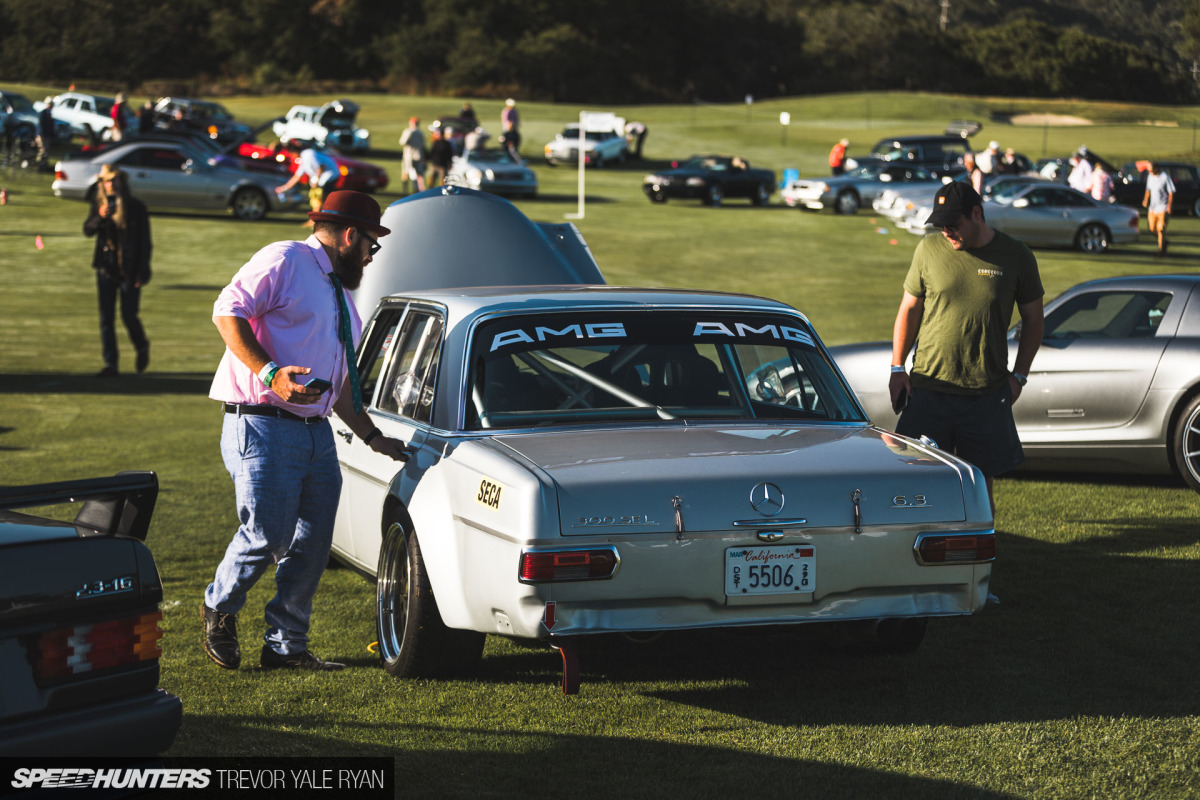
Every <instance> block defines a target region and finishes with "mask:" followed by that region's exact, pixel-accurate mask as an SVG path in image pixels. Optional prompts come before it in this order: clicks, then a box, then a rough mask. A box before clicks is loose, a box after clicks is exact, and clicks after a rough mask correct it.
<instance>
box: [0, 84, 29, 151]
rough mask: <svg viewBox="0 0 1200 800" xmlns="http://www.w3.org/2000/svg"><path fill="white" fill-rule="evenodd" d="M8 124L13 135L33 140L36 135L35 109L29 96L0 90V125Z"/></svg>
mask: <svg viewBox="0 0 1200 800" xmlns="http://www.w3.org/2000/svg"><path fill="white" fill-rule="evenodd" d="M4 126H9V127H11V130H12V132H13V134H14V135H15V136H18V137H20V138H22V139H27V140H29V141H33V138H34V137H35V136H37V126H38V114H37V109H35V108H34V107H33V103H31V102H30V101H29V98H28V97H26V96H25V95H23V94H18V93H17V92H10V91H7V90H0V127H4Z"/></svg>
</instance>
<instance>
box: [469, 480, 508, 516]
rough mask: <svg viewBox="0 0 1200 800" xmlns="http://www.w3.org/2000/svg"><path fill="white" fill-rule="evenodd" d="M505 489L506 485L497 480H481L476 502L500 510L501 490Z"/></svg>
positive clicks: (493, 509)
mask: <svg viewBox="0 0 1200 800" xmlns="http://www.w3.org/2000/svg"><path fill="white" fill-rule="evenodd" d="M503 489H504V487H503V486H501V485H500V484H498V483H496V482H495V481H493V480H491V479H489V478H484V479H483V480H481V481H480V482H479V493H478V494H476V495H475V502H476V503H479V504H480V505H483V506H487V507H488V508H490V509H491V510H492V511H499V510H500V492H501V490H503Z"/></svg>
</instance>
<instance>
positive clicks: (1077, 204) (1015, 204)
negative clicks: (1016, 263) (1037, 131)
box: [901, 181, 1138, 253]
mask: <svg viewBox="0 0 1200 800" xmlns="http://www.w3.org/2000/svg"><path fill="white" fill-rule="evenodd" d="M983 212H984V217H985V218H986V219H987V223H988V224H989V225H991V226H992V227H993V228H995V229H996V230H998V231H1004V232H1005V233H1007V234H1008V235H1009V236H1012V237H1013V238H1014V239H1019V240H1021V241H1022V242H1025V243H1026V244H1030V245H1051V246H1061V247H1075V248H1078V249H1079V250H1082V251H1083V252H1085V253H1104V252H1106V251H1107V250H1108V248H1109V247H1110V246H1111V245H1113V244H1129V243H1131V242H1135V241H1137V238H1138V211H1137V209H1135V208H1129V207H1128V206H1122V205H1118V204H1116V203H1102V202H1100V201H1098V200H1093V199H1092V198H1091V197H1089V196H1088V195H1086V194H1084V193H1083V192H1077V191H1075V190H1074V189H1072V188H1070V187H1069V186H1063V185H1061V184H1056V183H1045V182H1024V181H1013V182H1010V183H1006V184H1004V185H1003V186H999V187H997V188H996V190H995V191H994V192H992V193H991V195H990V196H989V197H987V198H986V199H985V200H984V201H983ZM931 213H933V203H932V198H930V202H929V204H928V205H925V206H921V207H918V208H916V209H914V210H913V211H912V213H911V215H910V216H908V217H907V218H905V220H904V221H902V222H901V225H902V226H903V227H904V228H905V229H906V230H907V231H908V232H909V233H916V234H920V235H924V234H926V233H929V232H931V231H932V230H933V229H932V228H929V227H927V226H926V225H925V220H927V219H929V215H930V214H931Z"/></svg>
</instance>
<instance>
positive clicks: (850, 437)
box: [495, 426, 971, 535]
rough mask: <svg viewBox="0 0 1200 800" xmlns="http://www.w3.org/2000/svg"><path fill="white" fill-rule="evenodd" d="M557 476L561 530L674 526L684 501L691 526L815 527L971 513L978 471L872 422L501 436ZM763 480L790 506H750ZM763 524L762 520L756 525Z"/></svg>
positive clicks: (949, 518)
mask: <svg viewBox="0 0 1200 800" xmlns="http://www.w3.org/2000/svg"><path fill="white" fill-rule="evenodd" d="M495 441H496V443H497V444H499V445H501V446H503V447H507V448H511V449H512V450H513V451H515V452H517V453H519V454H520V455H521V456H523V457H525V458H526V459H528V460H529V461H531V462H533V463H534V464H536V465H537V466H539V467H540V468H541V469H543V470H545V472H546V473H548V474H549V476H550V478H551V479H552V480H553V481H554V483H555V485H556V486H557V489H558V500H559V515H560V521H561V524H562V531H563V533H564V534H565V535H573V534H592V535H594V534H597V533H612V534H630V533H673V532H675V531H676V521H675V510H674V507H673V498H675V497H679V498H680V500H681V507H680V513H681V516H682V521H683V526H684V529H685V530H686V531H691V532H699V531H728V530H732V529H733V528H734V527H735V526H734V522H735V521H739V522H742V525H741V526H739V527H741V528H743V529H746V530H750V531H752V530H755V529H762V528H769V527H770V521H769V519H770V516H773V517H774V518H775V519H776V520H783V519H788V520H796V519H804V520H807V522H806V523H805V524H804V525H803V526H802V527H803V528H804V529H807V528H827V527H846V526H853V525H854V504H853V499H852V496H853V494H854V492H855V491H856V490H858V491H860V492H861V494H860V496H859V497H860V500H859V502H860V507H861V511H862V524H863V526H864V528H865V527H869V526H876V525H898V524H912V523H934V522H950V523H953V522H959V521H962V520H964V519H965V516H966V515H965V511H964V499H963V488H962V482H963V481H964V480H970V479H971V476H970V468H969V467H965V466H963V465H962V464H961V462H957V461H954V460H953V459H949V458H947V457H945V456H944V455H942V454H940V453H938V452H937V451H936V450H930V449H927V448H925V447H923V446H921V445H918V444H915V443H913V442H911V441H908V440H906V439H902V438H900V437H896V436H894V435H890V434H887V433H884V432H882V431H880V430H878V429H873V428H866V427H857V426H855V427H844V426H839V427H804V428H788V427H769V426H761V427H738V428H720V427H708V426H704V427H684V428H672V429H662V428H653V429H640V430H620V431H612V430H607V431H591V432H580V433H577V434H564V433H563V432H562V431H558V432H556V433H554V434H552V435H548V434H540V433H531V434H514V435H510V436H503V435H501V436H498V437H496V439H495ZM760 482H768V483H771V484H774V485H775V486H776V487H778V489H779V491H780V492H781V493H782V495H783V500H784V506H783V508H782V509H781V510H779V511H778V513H776V514H774V515H765V514H762V513H760V512H759V511H756V510H755V508H754V507H753V506H752V505H751V490H752V489H754V487H755V486H756V485H757V484H759V483H760ZM760 520H761V521H762V525H761V526H758V525H756V524H755V523H756V522H757V521H760Z"/></svg>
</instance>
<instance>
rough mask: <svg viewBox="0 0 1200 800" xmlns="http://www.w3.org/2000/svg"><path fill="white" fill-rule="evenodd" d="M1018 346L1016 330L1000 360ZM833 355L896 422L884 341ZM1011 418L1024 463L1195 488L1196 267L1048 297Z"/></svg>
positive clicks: (875, 414)
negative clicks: (1038, 342) (1175, 479)
mask: <svg viewBox="0 0 1200 800" xmlns="http://www.w3.org/2000/svg"><path fill="white" fill-rule="evenodd" d="M917 346H918V347H919V346H920V344H919V343H918V345H917ZM1016 352H1017V329H1016V328H1014V329H1013V330H1012V331H1011V332H1010V334H1009V361H1008V363H1009V364H1012V363H1013V360H1014V359H1015V358H1016ZM830 354H831V355H832V356H833V358H834V360H835V361H837V364H838V367H839V368H840V369H841V371H842V374H843V375H845V376H846V379H847V380H848V381H850V385H851V386H853V387H854V392H855V394H856V395H857V396H858V399H859V401H860V402H862V404H863V408H865V409H866V410H867V414H868V416H870V418H871V421H872V422H874V423H875V424H876V425H879V426H880V427H882V428H885V429H888V430H891V429H892V428H894V427H895V425H896V419H897V417H896V414H895V412H893V411H892V407H891V399H890V398H889V397H888V381H887V376H888V368H889V365H890V364H891V358H892V344H891V342H872V343H869V344H856V345H845V346H842V347H832V348H830ZM910 366H911V364H910ZM1013 417H1014V418H1015V419H1016V422H1017V430H1018V431H1019V433H1020V435H1021V443H1022V446H1023V447H1024V448H1025V455H1026V457H1027V459H1028V460H1027V462H1026V464H1025V466H1026V467H1027V468H1030V469H1046V470H1065V471H1069V472H1129V473H1151V474H1165V473H1170V472H1175V473H1178V474H1179V475H1180V476H1182V478H1183V479H1184V480H1185V481H1186V482H1187V484H1188V485H1189V486H1190V487H1191V488H1192V489H1195V490H1196V491H1200V275H1143V276H1137V277H1128V278H1104V279H1101V280H1095V281H1088V282H1087V283H1081V284H1079V285H1077V286H1073V287H1071V288H1070V289H1068V290H1067V291H1065V292H1063V293H1062V294H1061V295H1059V296H1058V297H1057V298H1055V299H1054V300H1053V301H1051V302H1050V303H1048V304H1047V305H1046V331H1045V335H1044V337H1043V340H1042V346H1041V349H1040V350H1038V354H1037V357H1036V358H1034V360H1033V368H1032V369H1031V370H1030V373H1029V384H1028V385H1027V386H1026V387H1025V390H1024V391H1023V392H1022V393H1021V397H1020V399H1019V400H1018V401H1017V402H1016V403H1014V404H1013Z"/></svg>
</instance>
